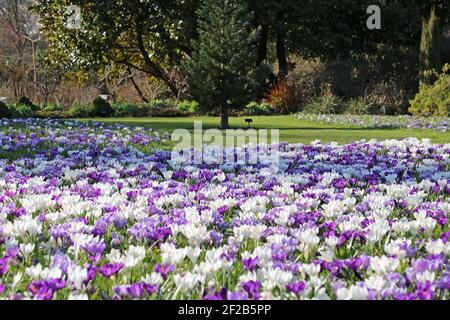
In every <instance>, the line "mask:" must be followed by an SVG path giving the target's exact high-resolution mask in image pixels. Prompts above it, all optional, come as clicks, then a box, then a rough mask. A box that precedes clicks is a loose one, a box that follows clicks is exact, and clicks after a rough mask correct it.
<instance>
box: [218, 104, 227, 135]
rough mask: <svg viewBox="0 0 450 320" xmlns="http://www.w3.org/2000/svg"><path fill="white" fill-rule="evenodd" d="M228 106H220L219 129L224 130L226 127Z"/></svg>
mask: <svg viewBox="0 0 450 320" xmlns="http://www.w3.org/2000/svg"><path fill="white" fill-rule="evenodd" d="M228 128H229V126H228V107H227V106H224V105H222V106H220V129H222V130H226V129H228Z"/></svg>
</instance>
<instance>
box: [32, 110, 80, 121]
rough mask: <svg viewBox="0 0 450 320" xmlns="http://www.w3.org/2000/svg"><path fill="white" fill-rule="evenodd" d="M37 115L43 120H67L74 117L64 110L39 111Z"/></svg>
mask: <svg viewBox="0 0 450 320" xmlns="http://www.w3.org/2000/svg"><path fill="white" fill-rule="evenodd" d="M36 115H37V117H39V118H43V119H66V118H71V117H72V116H71V114H70V112H69V111H64V110H54V111H49V110H39V111H37V112H36Z"/></svg>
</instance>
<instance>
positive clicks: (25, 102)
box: [17, 96, 39, 111]
mask: <svg viewBox="0 0 450 320" xmlns="http://www.w3.org/2000/svg"><path fill="white" fill-rule="evenodd" d="M17 104H18V105H23V106H28V107H30V108H31V109H32V110H34V111H36V110H38V109H39V107H38V106H36V105H35V104H34V103H33V102H32V101H31V100H30V98H28V97H25V96H23V97H21V98H20V99H19V101H18V102H17Z"/></svg>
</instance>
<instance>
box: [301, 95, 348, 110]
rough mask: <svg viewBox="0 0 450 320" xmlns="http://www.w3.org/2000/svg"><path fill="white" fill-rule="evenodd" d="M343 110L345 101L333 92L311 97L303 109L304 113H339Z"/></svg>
mask: <svg viewBox="0 0 450 320" xmlns="http://www.w3.org/2000/svg"><path fill="white" fill-rule="evenodd" d="M344 110H345V103H344V102H343V101H342V99H341V98H339V97H337V96H335V95H333V94H324V95H321V96H319V97H316V98H313V99H311V101H310V102H309V103H308V104H306V106H305V107H304V109H303V112H304V113H312V114H341V113H343V112H344Z"/></svg>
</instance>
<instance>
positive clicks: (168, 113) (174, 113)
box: [147, 107, 186, 118]
mask: <svg viewBox="0 0 450 320" xmlns="http://www.w3.org/2000/svg"><path fill="white" fill-rule="evenodd" d="M147 116H149V117H167V118H175V117H183V116H186V113H184V112H181V111H180V110H178V109H176V108H173V107H172V108H161V109H159V108H153V109H148V110H147Z"/></svg>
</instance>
